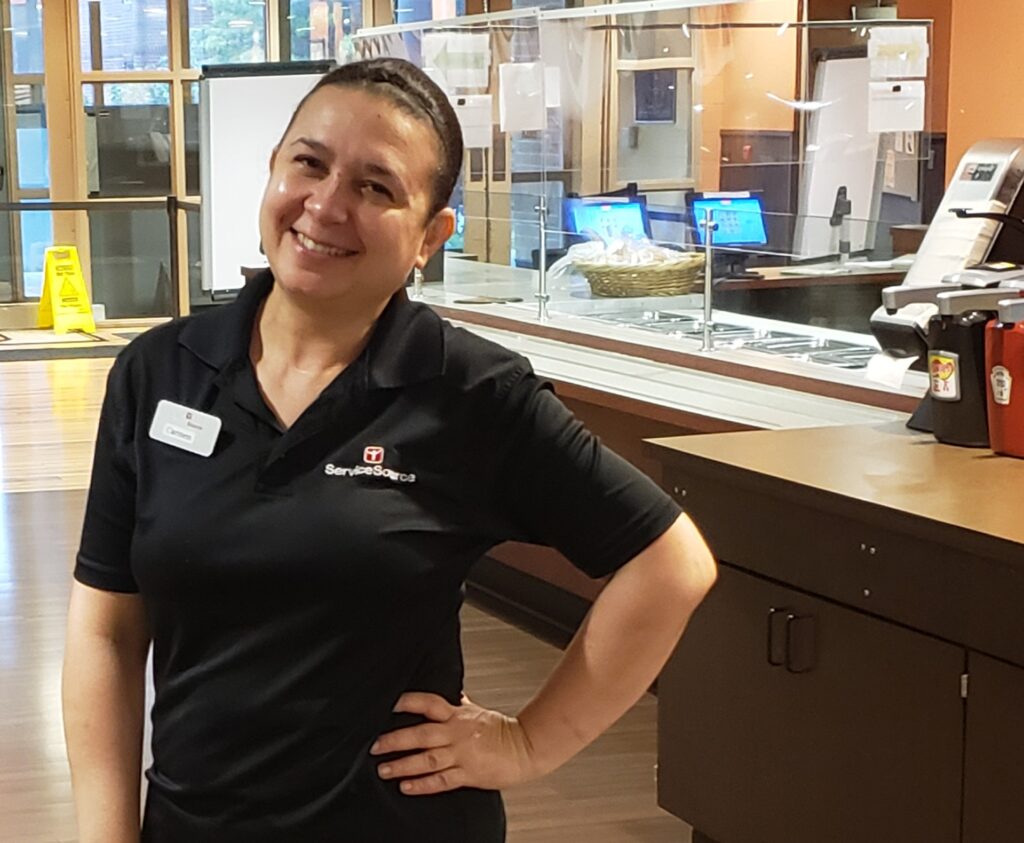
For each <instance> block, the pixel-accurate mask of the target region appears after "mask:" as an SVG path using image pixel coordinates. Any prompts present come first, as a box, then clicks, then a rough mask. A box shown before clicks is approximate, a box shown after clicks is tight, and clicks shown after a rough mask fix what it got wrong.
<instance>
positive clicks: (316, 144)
mask: <svg viewBox="0 0 1024 843" xmlns="http://www.w3.org/2000/svg"><path fill="white" fill-rule="evenodd" d="M297 143H301V144H302V145H303V146H308V147H309V148H310V149H312V150H314V151H316V152H317V153H318V154H319V155H325V156H326V155H328V154H329V153H330V150H329V149H328V148H327V146H325V145H324V144H322V143H320V141H318V140H313V139H312V138H296V139H295V140H293V141H292V143H291V145H292V146H295V144H297Z"/></svg>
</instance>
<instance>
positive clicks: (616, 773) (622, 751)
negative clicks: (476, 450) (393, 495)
mask: <svg viewBox="0 0 1024 843" xmlns="http://www.w3.org/2000/svg"><path fill="white" fill-rule="evenodd" d="M110 364H111V361H110V360H104V359H93V360H52V361H45V362H44V361H40V362H19V363H0V843H64V841H67V842H68V843H71V841H74V840H76V835H75V831H74V822H73V816H72V806H71V789H70V784H69V777H68V771H67V763H66V761H65V757H64V740H63V734H62V730H61V720H60V696H59V684H60V664H61V658H62V648H63V636H64V617H65V610H66V603H67V596H68V589H69V585H70V570H71V560H72V559H73V556H74V552H75V549H76V547H77V542H78V531H79V530H80V528H81V519H82V511H83V507H84V503H85V492H84V490H85V488H86V486H87V483H88V472H89V466H90V463H91V458H92V453H91V450H92V442H93V436H94V433H95V426H96V418H97V414H98V411H99V405H100V401H101V398H102V392H103V386H104V381H105V377H106V372H107V370H108V368H109V367H110ZM463 622H464V634H463V637H464V646H465V655H466V668H467V681H466V684H467V693H469V695H470V696H471V697H473V698H474V699H475V700H476V701H477V702H479V703H481V704H483V705H487V706H491V707H494V708H499V709H502V710H505V711H515V710H517V709H518V707H520V706H521V705H522V704H523V703H524V702H525V701H526V700H527V699H528V698H529V696H530V695H531V694H532V692H533V691H534V689H535V688H536V687H537V686H538V684H539V683H540V682H541V681H542V680H543V677H544V676H545V675H546V674H547V672H548V671H549V670H550V669H551V667H552V665H553V664H554V663H555V661H556V660H557V658H558V650H557V649H556V648H554V647H552V646H550V645H548V644H546V643H544V642H541V641H539V640H537V639H536V638H535V637H533V636H531V635H529V634H528V633H526V632H524V631H522V630H520V629H518V628H516V627H515V626H512V625H510V624H508V623H506V622H504V621H502V620H500V619H498V618H496V617H493V616H492V615H490V614H488V613H486V612H484V611H481V610H480V609H479V608H476V607H474V606H467V607H466V608H465V610H464V613H463ZM655 706H656V701H655V700H654V699H653V698H652V697H646V698H645V699H644V700H642V701H641V702H640V704H638V705H637V706H636V707H635V708H634V710H633V711H631V712H630V713H629V714H628V715H627V716H626V717H625V718H623V720H622V721H621V722H620V723H619V724H617V725H616V726H615V727H614V728H613V729H611V730H610V731H609V732H608V733H607V734H606V735H604V736H603V737H602V738H600V739H599V740H598V741H597V742H596V743H595V744H594V745H593V746H591V747H590V748H589V749H588V750H586V751H585V752H584V753H582V754H581V755H580V756H579V757H577V758H576V759H574V760H573V761H572V762H570V763H569V764H568V765H566V766H565V767H564V768H562V769H561V770H559V771H558V772H556V773H554V774H553V775H551V776H548V777H547V778H545V779H542V780H540V781H538V782H534V783H532V784H529V785H525V786H522V787H520V788H515V789H512V790H510V791H508V792H507V793H506V801H507V805H508V814H509V841H510V843H574V841H587V843H685V841H688V840H689V839H690V832H689V829H688V828H687V827H686V826H685V825H684V824H683V823H681V822H679V821H678V820H676V819H675V818H673V817H671V816H669V815H668V814H666V813H665V812H663V811H661V810H660V809H659V808H658V807H657V805H656V804H655V795H654V790H655Z"/></svg>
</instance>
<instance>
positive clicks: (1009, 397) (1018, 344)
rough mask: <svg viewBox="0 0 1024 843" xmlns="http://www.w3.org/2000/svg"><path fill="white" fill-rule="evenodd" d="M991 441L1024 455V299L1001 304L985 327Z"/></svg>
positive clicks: (1013, 454) (1009, 453) (1002, 451)
mask: <svg viewBox="0 0 1024 843" xmlns="http://www.w3.org/2000/svg"><path fill="white" fill-rule="evenodd" d="M985 369H986V372H987V374H988V377H987V378H986V381H987V386H986V390H987V393H988V426H989V442H990V444H991V447H992V450H993V451H995V452H996V453H997V454H1006V455H1007V456H1011V457H1021V458H1024V298H1017V299H1006V300H1005V301H1001V302H1000V303H999V310H998V316H997V318H995V319H993V320H992V321H991V322H989V323H988V325H987V326H986V328H985Z"/></svg>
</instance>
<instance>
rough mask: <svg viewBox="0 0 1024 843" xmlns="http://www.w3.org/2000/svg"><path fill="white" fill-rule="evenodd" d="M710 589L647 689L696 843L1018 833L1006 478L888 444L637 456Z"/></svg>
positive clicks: (1020, 524) (873, 440)
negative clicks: (713, 563) (655, 465)
mask: <svg viewBox="0 0 1024 843" xmlns="http://www.w3.org/2000/svg"><path fill="white" fill-rule="evenodd" d="M647 448H648V453H649V454H650V455H651V456H652V457H653V458H655V459H657V461H658V462H659V463H660V465H661V467H662V481H663V483H664V485H665V487H666V489H667V490H668V491H669V492H671V493H672V494H673V495H675V496H676V497H677V499H678V500H680V502H681V503H682V504H683V505H684V506H685V507H686V509H687V510H688V512H689V513H690V514H691V515H692V517H693V518H694V519H695V521H696V522H697V523H698V524H699V525H700V527H701V529H702V530H703V531H704V533H705V536H706V537H707V539H708V542H709V544H710V546H711V548H712V550H713V552H714V553H715V556H716V557H717V558H718V559H719V560H720V571H721V575H720V579H719V582H718V584H717V585H716V587H715V589H714V590H713V591H712V593H711V595H710V596H709V598H708V599H707V601H706V602H705V603H704V604H703V605H702V606H701V607H700V609H699V610H698V611H697V613H696V614H695V615H694V617H693V619H692V621H691V624H690V627H689V629H688V630H687V633H686V635H685V637H684V639H683V641H682V643H681V644H680V647H679V648H678V650H677V652H676V653H675V654H674V655H673V657H672V659H671V661H670V662H669V664H668V665H667V666H666V668H665V670H664V671H663V673H662V676H661V679H660V680H659V783H658V791H659V801H660V803H661V804H662V806H663V807H665V808H666V809H667V810H669V811H671V812H672V813H674V814H676V815H677V816H679V817H681V818H683V819H684V820H686V821H687V822H689V823H690V824H692V825H693V826H694V827H695V828H696V829H698V832H697V834H696V836H695V841H709V840H713V841H717V843H822V841H860V840H883V841H900V843H918V842H919V843H1010V841H1017V840H1019V839H1020V830H1021V828H1024V802H1022V800H1021V799H1020V794H1021V793H1022V792H1024V771H1022V768H1021V765H1020V759H1021V758H1022V757H1024V722H1022V720H1021V718H1020V716H1019V714H1020V705H1021V702H1022V700H1024V623H1022V622H1021V607H1022V606H1024V519H1022V518H1021V510H1020V498H1018V497H1017V494H1018V490H1019V489H1020V488H1022V487H1024V461H1018V460H1013V459H1009V458H1005V457H996V456H993V455H992V453H991V452H990V451H987V450H980V449H964V448H955V447H952V446H948V445H941V444H938V443H937V442H936V441H935V440H934V439H933V438H932V437H930V436H927V435H922V434H914V433H911V432H909V431H907V430H906V429H905V428H904V427H903V426H902V425H892V424H889V425H882V426H848V427H831V428H822V429H814V430H799V431H795V430H785V431H754V432H740V433H731V434H719V435H710V436H690V437H685V438H671V439H665V440H659V441H657V442H654V443H650V444H649V445H648V446H647Z"/></svg>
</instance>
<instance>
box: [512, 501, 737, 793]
mask: <svg viewBox="0 0 1024 843" xmlns="http://www.w3.org/2000/svg"><path fill="white" fill-rule="evenodd" d="M716 576H717V574H716V570H715V562H714V559H713V558H712V556H711V552H710V551H709V550H708V548H707V545H705V544H704V540H703V539H702V538H701V536H700V533H699V532H698V531H697V528H696V527H695V526H694V525H693V522H692V521H690V519H689V518H688V517H687V516H686V515H681V516H679V518H678V519H677V520H676V522H675V524H673V526H672V527H670V528H669V530H668V531H667V532H666V533H665V534H664V535H662V536H661V538H659V539H657V540H656V541H655V542H653V543H652V544H651V545H650V546H649V547H648V548H647V549H646V550H644V551H643V552H642V553H640V554H639V555H637V556H636V557H634V558H633V559H632V560H631V561H630V562H629V563H627V564H626V565H625V566H624V567H623V568H622V569H621V570H620V571H619V572H618V573H617V574H616V575H615V576H614V577H612V580H611V582H609V583H608V585H607V586H606V587H605V588H604V590H603V591H602V592H601V594H600V595H598V598H597V600H596V601H595V602H594V605H593V607H592V608H591V610H590V612H589V614H588V615H587V617H586V618H585V619H584V621H583V623H582V624H581V625H580V628H579V630H578V631H577V633H576V635H575V636H574V638H573V640H572V642H571V643H570V645H569V647H568V648H567V650H566V651H565V655H564V656H563V657H562V660H561V662H559V664H558V666H557V667H556V668H555V670H554V672H553V673H552V674H551V676H550V677H548V680H547V682H545V683H544V686H543V687H542V688H541V690H540V691H539V692H538V693H537V695H536V696H535V697H534V698H533V699H532V700H531V701H530V702H529V703H528V704H527V705H526V707H525V708H524V709H523V710H522V712H520V714H519V717H518V720H519V723H520V725H521V726H522V727H523V730H524V731H525V732H526V735H527V738H528V739H529V742H530V746H531V749H532V752H531V755H532V757H533V759H534V763H535V764H537V765H538V767H539V772H540V773H542V774H543V773H547V772H550V771H551V770H554V769H556V768H557V767H560V766H561V765H562V764H564V763H565V762H566V761H568V760H569V759H570V758H572V757H573V756H574V755H575V754H576V753H578V752H579V751H580V750H581V749H583V748H584V747H585V746H587V745H588V744H589V743H590V742H591V741H593V740H594V739H595V738H596V737H598V735H600V734H601V733H603V732H604V731H605V730H606V729H607V728H608V727H609V726H611V725H612V724H613V723H614V722H615V721H616V720H618V719H619V718H620V717H621V716H622V715H623V714H625V713H626V712H627V711H628V710H629V709H630V708H631V707H632V706H633V704H634V703H636V701H637V700H639V699H640V697H641V696H643V694H644V692H646V691H647V689H648V688H650V686H651V684H652V683H653V682H654V680H655V679H656V678H657V676H658V673H659V672H660V671H661V669H662V667H664V665H665V662H667V661H668V658H669V656H670V655H672V651H673V650H674V649H675V646H676V644H677V643H678V641H679V638H680V636H681V635H682V634H683V630H684V629H685V628H686V624H687V622H688V621H689V619H690V615H692V614H693V611H694V610H695V609H696V608H697V606H698V605H699V604H700V602H701V601H702V600H703V599H704V596H705V595H706V594H707V593H708V591H709V590H710V589H711V586H712V585H713V584H714V582H715V578H716Z"/></svg>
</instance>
